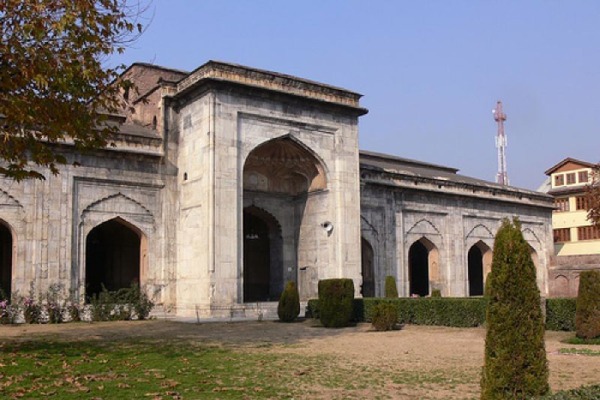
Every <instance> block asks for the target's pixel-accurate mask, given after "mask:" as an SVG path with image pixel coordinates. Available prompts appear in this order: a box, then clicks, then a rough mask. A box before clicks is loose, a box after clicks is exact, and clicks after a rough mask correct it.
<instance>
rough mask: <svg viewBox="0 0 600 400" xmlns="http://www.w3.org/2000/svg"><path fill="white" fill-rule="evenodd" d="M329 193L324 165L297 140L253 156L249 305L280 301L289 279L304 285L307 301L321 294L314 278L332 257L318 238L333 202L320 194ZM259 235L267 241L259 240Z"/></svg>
mask: <svg viewBox="0 0 600 400" xmlns="http://www.w3.org/2000/svg"><path fill="white" fill-rule="evenodd" d="M326 188H327V179H326V176H325V169H324V167H323V165H322V164H321V162H320V161H319V160H318V159H317V157H316V156H315V155H314V154H313V153H312V152H311V151H310V150H309V149H308V148H306V147H305V146H304V145H303V144H302V143H300V142H299V141H297V140H296V139H295V138H293V137H291V136H285V137H281V138H277V139H272V140H269V141H267V142H265V143H263V144H261V145H259V146H257V147H256V148H255V149H253V150H252V151H251V152H250V153H249V154H248V157H247V158H246V161H245V163H244V172H243V190H244V191H243V204H244V215H243V221H244V228H243V246H244V258H243V265H242V271H241V275H242V276H243V279H244V283H243V286H242V288H243V292H242V293H241V299H243V301H244V302H252V301H268V300H272V301H274V300H277V299H278V298H279V295H280V294H281V291H282V290H283V285H284V282H286V281H289V280H292V281H297V282H298V289H299V292H300V296H301V298H302V299H303V300H306V299H308V298H310V297H313V296H314V295H315V294H316V285H314V284H313V283H314V281H315V280H314V279H313V274H315V273H316V271H318V266H317V264H318V262H320V260H322V258H321V256H322V255H324V254H327V251H326V250H327V247H326V245H327V241H326V240H323V239H322V238H321V236H319V235H318V234H319V233H323V228H321V226H320V224H322V223H323V222H324V218H323V210H326V209H327V198H328V197H327V196H315V194H321V193H322V192H323V191H324V190H325V189H326ZM257 210H261V211H257ZM275 216H276V217H275ZM251 229H252V230H254V231H253V232H251ZM259 231H261V232H262V235H263V236H264V239H263V238H256V237H255V234H256V235H258V236H259V237H260V233H259ZM267 237H268V240H267ZM250 238H254V239H250ZM267 266H269V267H268V268H267ZM298 267H301V269H300V270H299V268H298ZM313 286H314V288H313ZM313 289H314V290H313Z"/></svg>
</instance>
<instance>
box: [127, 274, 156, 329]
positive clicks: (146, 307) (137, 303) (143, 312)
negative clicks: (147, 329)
mask: <svg viewBox="0 0 600 400" xmlns="http://www.w3.org/2000/svg"><path fill="white" fill-rule="evenodd" d="M129 290H130V301H131V304H132V307H133V311H135V315H136V317H137V319H138V320H140V321H141V320H145V319H148V316H150V312H151V311H152V309H153V308H154V302H153V301H152V300H151V299H150V297H148V293H147V291H146V290H145V289H143V288H141V287H140V285H139V284H136V283H133V284H132V285H131V288H130V289H129Z"/></svg>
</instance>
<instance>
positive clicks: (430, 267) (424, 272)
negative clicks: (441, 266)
mask: <svg viewBox="0 0 600 400" xmlns="http://www.w3.org/2000/svg"><path fill="white" fill-rule="evenodd" d="M438 258H439V257H438V251H437V248H436V247H435V245H434V244H433V243H432V242H431V241H429V240H427V239H426V238H424V237H423V238H421V239H419V240H417V241H416V242H414V243H413V244H412V245H411V246H410V248H409V250H408V280H409V284H410V288H409V290H410V295H411V296H412V295H418V296H421V297H423V296H428V295H429V286H430V284H429V282H430V280H431V281H432V282H436V281H437V280H438V276H437V275H438V262H439V260H438Z"/></svg>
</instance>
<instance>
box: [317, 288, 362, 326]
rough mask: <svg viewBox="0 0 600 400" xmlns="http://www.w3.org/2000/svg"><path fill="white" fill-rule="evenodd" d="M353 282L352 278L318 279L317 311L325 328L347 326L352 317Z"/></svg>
mask: <svg viewBox="0 0 600 400" xmlns="http://www.w3.org/2000/svg"><path fill="white" fill-rule="evenodd" d="M353 300H354V282H353V281H352V279H324V280H321V281H319V311H320V319H321V323H322V324H323V326H324V327H326V328H341V327H344V326H348V325H349V324H350V320H351V319H352V311H353Z"/></svg>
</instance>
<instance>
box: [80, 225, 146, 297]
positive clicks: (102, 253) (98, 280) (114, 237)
mask: <svg viewBox="0 0 600 400" xmlns="http://www.w3.org/2000/svg"><path fill="white" fill-rule="evenodd" d="M142 237H143V236H142V233H141V232H140V231H139V230H138V229H137V228H135V227H134V226H132V225H131V224H129V223H127V222H126V221H124V220H123V219H121V218H115V219H111V220H110V221H106V222H104V223H102V224H100V225H98V226H97V227H95V228H94V229H92V230H91V231H90V233H89V234H88V235H87V238H86V256H85V293H86V297H88V298H89V297H91V296H93V295H95V294H98V293H100V292H101V291H102V286H104V287H106V289H108V290H110V291H113V290H118V289H122V288H127V287H130V286H131V284H132V283H139V282H140V271H141V263H140V258H141V257H140V254H141V247H142Z"/></svg>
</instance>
